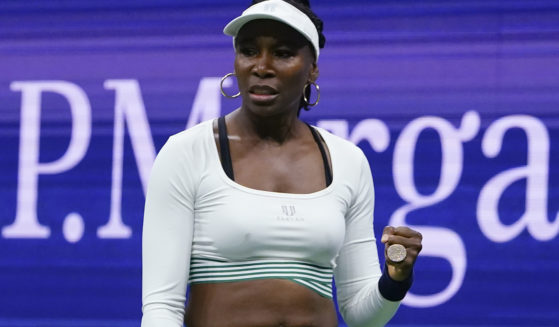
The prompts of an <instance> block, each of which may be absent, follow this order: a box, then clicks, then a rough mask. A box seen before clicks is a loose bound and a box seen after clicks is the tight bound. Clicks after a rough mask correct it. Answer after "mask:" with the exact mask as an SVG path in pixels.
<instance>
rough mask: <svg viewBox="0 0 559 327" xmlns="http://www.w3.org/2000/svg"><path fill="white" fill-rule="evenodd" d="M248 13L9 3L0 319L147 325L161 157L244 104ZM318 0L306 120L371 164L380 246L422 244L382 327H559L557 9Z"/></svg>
mask: <svg viewBox="0 0 559 327" xmlns="http://www.w3.org/2000/svg"><path fill="white" fill-rule="evenodd" d="M248 2H249V1H238V0H236V1H233V0H220V1H218V0H205V1H202V0H190V1H186V0H184V1H180V0H160V1H155V0H154V1H147V0H123V1H109V0H95V1H94V0H82V1H15V0H14V1H10V0H1V1H0V144H1V147H2V151H1V152H0V169H1V172H0V229H1V234H0V326H2V327H4V326H5V327H8V326H9V327H19V326H26V327H27V326H44V327H47V326H54V327H58V326H61V327H63V326H76V327H78V326H79V327H85V326H117V327H118V326H123V327H125V326H126V327H128V326H139V323H140V319H141V231H142V214H143V203H144V200H145V198H144V190H145V186H146V182H147V179H148V176H149V171H150V169H151V164H152V162H153V159H154V157H155V154H156V153H157V151H158V150H159V149H160V148H161V147H162V145H163V144H164V143H165V141H166V140H167V138H168V137H169V136H170V135H172V134H174V133H177V132H179V131H181V130H183V129H185V128H187V127H189V126H193V125H195V124H197V123H199V122H200V121H204V120H207V119H212V118H214V117H217V116H219V115H223V114H227V113H228V112H231V111H232V110H234V109H235V108H237V107H238V106H239V105H240V102H239V101H238V100H230V99H225V98H223V97H222V96H221V95H220V93H219V80H220V78H221V77H222V76H223V75H225V74H226V73H229V72H232V71H233V57H234V54H233V48H232V45H231V39H230V38H229V37H226V36H224V35H223V34H222V32H221V31H222V29H223V26H224V25H225V24H226V23H227V22H228V21H229V20H230V19H232V18H233V17H235V16H237V15H238V14H240V13H241V12H242V10H244V9H245V8H246V7H247V6H248ZM312 4H313V9H314V10H315V11H316V13H317V14H318V15H319V16H320V17H321V18H322V19H323V20H324V22H325V31H324V33H325V35H326V38H327V42H326V48H325V49H323V51H322V52H321V56H320V60H319V67H320V78H319V79H318V84H319V85H320V90H321V98H320V103H319V105H318V106H316V107H315V108H313V109H312V110H311V111H309V112H304V113H303V114H302V118H303V119H304V120H306V121H308V122H309V123H312V124H315V125H318V126H321V127H323V128H325V129H328V130H330V131H331V132H333V133H335V134H337V135H340V136H342V137H344V138H347V139H350V140H351V141H353V142H354V143H356V144H358V145H359V146H360V147H361V148H362V149H363V151H364V152H365V154H366V155H367V157H368V159H369V162H370V165H371V169H372V172H373V178H374V180H375V187H376V212H375V227H374V229H375V234H376V236H377V237H379V235H380V233H381V231H382V228H383V227H384V226H385V225H387V224H393V225H409V226H412V227H413V228H416V229H418V230H420V231H421V232H422V233H423V235H424V237H425V240H424V242H425V245H424V250H423V252H422V254H421V256H420V258H419V260H418V262H417V265H416V269H415V283H414V285H413V287H412V289H411V290H410V292H409V294H408V295H407V297H406V298H405V299H404V301H403V304H402V306H401V307H400V309H399V311H398V313H397V314H396V316H395V317H394V318H393V319H392V321H391V322H390V323H389V326H406V325H413V326H481V325H483V326H559V301H558V300H557V299H556V297H555V294H556V293H557V290H558V287H559V242H558V238H557V234H558V233H559V219H558V218H559V217H558V211H559V188H558V186H559V150H558V143H559V1H553V0H531V1H528V0H525V1H516V0H510V1H504V0H503V1H498V0H487V1H482V0H479V1H478V0H471V1H442V0H441V1H437V0H427V1H370V0H361V1H357V0H346V1H330V0H323V1H318V0H315V1H313V2H312ZM227 83H229V84H227ZM227 83H226V86H227V90H228V91H229V93H231V94H232V93H235V92H236V89H235V87H234V84H235V83H234V80H232V81H231V82H227ZM193 160H196V159H195V158H193ZM380 255H381V260H382V259H383V258H382V254H380ZM340 326H345V324H344V323H343V320H342V319H341V318H340Z"/></svg>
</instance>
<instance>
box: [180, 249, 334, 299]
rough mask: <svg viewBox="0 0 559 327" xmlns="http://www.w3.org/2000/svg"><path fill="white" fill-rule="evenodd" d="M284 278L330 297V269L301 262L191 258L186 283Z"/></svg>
mask: <svg viewBox="0 0 559 327" xmlns="http://www.w3.org/2000/svg"><path fill="white" fill-rule="evenodd" d="M272 278H278V279H287V280H291V281H293V282H295V283H298V284H300V285H303V286H305V287H307V288H309V289H311V290H313V291H315V292H317V293H318V294H320V295H321V296H323V297H327V298H332V268H331V267H321V266H318V265H314V264H310V263H306V262H301V261H279V260H250V261H237V262H227V261H220V260H215V259H205V258H204V259H201V258H193V259H192V260H191V267H190V277H189V283H193V284H196V283H227V282H237V281H247V280H254V279H272Z"/></svg>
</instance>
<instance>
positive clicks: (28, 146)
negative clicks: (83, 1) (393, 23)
mask: <svg viewBox="0 0 559 327" xmlns="http://www.w3.org/2000/svg"><path fill="white" fill-rule="evenodd" d="M219 82H220V78H217V77H208V78H203V79H201V81H200V84H199V87H198V91H197V94H196V96H195V99H194V102H193V105H192V108H191V111H190V114H189V118H188V121H187V127H191V126H194V125H196V124H198V123H199V122H201V121H204V120H208V119H212V118H215V117H217V116H219V115H220V113H221V95H220V92H219ZM230 84H231V82H230V81H225V85H224V86H225V87H228V86H230ZM10 87H11V90H12V91H19V92H21V98H22V101H21V125H20V147H19V167H18V187H17V204H16V217H15V220H14V222H13V223H12V224H10V225H8V226H5V227H4V228H2V236H3V237H4V238H49V236H50V233H51V231H50V228H49V226H47V225H43V224H41V223H39V221H38V217H37V194H38V178H39V175H41V174H59V173H62V172H64V171H68V170H70V169H72V168H73V167H74V166H75V165H76V164H78V163H79V162H80V161H81V160H82V159H83V158H84V156H85V153H86V152H87V149H88V146H89V142H90V138H91V125H92V124H91V106H90V103H89V100H88V98H87V95H86V94H85V92H84V91H83V90H82V89H81V88H80V87H79V86H77V85H75V84H73V83H70V82H67V81H16V82H13V83H11V85H10ZM104 87H105V89H107V90H114V92H115V113H114V139H113V150H112V151H113V166H112V182H111V203H110V215H109V220H108V222H107V224H105V225H103V226H99V227H98V229H97V236H98V237H99V238H124V239H125V238H129V237H130V236H131V233H132V229H131V227H130V226H127V225H126V224H124V223H123V221H122V214H121V203H122V168H123V146H124V135H125V127H124V126H125V125H126V126H127V131H128V133H129V136H130V139H131V143H132V150H133V153H134V157H135V160H136V164H137V166H138V170H139V175H140V179H141V183H142V188H143V190H144V194H145V189H146V186H147V181H148V178H149V171H150V170H151V166H152V164H153V161H154V159H155V154H156V150H155V147H154V144H153V138H152V135H151V131H150V127H149V121H148V118H147V115H146V111H145V106H144V103H143V100H142V95H141V90H140V85H139V83H138V82H137V81H136V80H106V81H105V83H104ZM44 92H53V93H57V94H59V95H62V96H63V97H64V98H65V99H66V100H67V101H68V103H69V105H70V112H71V123H72V132H71V135H70V136H69V137H70V142H69V145H68V148H67V150H66V152H65V153H64V155H63V156H62V157H61V158H59V159H58V160H55V161H53V162H46V163H45V162H39V144H40V139H41V137H40V125H41V95H42V93H44ZM317 125H318V126H319V127H322V128H324V129H327V130H329V131H331V132H332V133H334V134H336V135H339V136H341V137H343V138H346V139H349V140H350V141H352V142H353V143H355V144H357V143H360V142H361V141H366V142H368V144H370V146H371V147H372V148H373V149H374V150H375V151H377V152H383V151H386V149H387V148H388V145H389V143H390V133H389V129H388V126H387V125H386V124H385V123H384V122H383V121H381V120H378V119H365V120H362V121H360V122H358V123H357V125H356V126H355V127H354V128H353V129H352V130H351V131H350V129H349V124H348V122H347V121H346V120H321V121H319V122H318V123H317ZM511 128H520V129H522V130H523V131H524V132H525V134H526V137H527V140H528V142H527V143H528V149H527V153H528V155H527V157H528V158H527V165H526V166H524V167H517V168H513V169H509V170H507V171H504V172H502V173H499V174H498V175H496V176H494V177H493V178H491V179H490V180H489V181H488V182H487V183H486V184H485V185H484V186H483V187H482V189H481V192H480V194H479V198H478V204H477V219H478V223H479V225H480V228H481V231H482V233H483V234H484V235H485V236H486V237H487V238H488V239H490V240H491V241H494V242H507V241H510V240H512V239H514V238H515V237H516V236H518V234H519V233H521V232H522V231H523V230H524V229H527V230H528V231H529V233H530V234H531V235H532V236H533V237H534V238H535V239H537V240H540V241H546V240H551V239H553V238H554V237H556V236H557V234H558V233H559V214H558V215H557V217H556V219H555V221H554V222H553V223H551V222H550V221H549V220H548V219H547V196H548V184H549V183H548V177H549V151H550V140H549V134H548V132H547V129H546V127H545V125H544V124H543V123H542V122H541V121H539V120H538V119H537V118H535V117H532V116H527V115H515V116H507V117H503V118H501V119H499V120H497V121H496V122H494V123H493V124H491V125H490V126H489V127H488V129H487V131H486V133H485V135H484V136H483V139H482V144H481V148H482V151H483V154H484V155H485V156H486V157H489V158H493V157H496V156H497V155H498V154H499V152H500V150H501V146H502V142H503V137H504V134H505V132H506V131H507V130H509V129H511ZM427 129H432V130H434V131H436V132H437V133H438V135H439V139H440V142H441V153H442V158H441V163H440V169H441V171H440V178H439V183H438V185H437V188H436V189H435V191H433V192H432V193H431V194H428V195H426V194H421V193H419V192H418V190H417V187H416V185H415V182H414V154H415V149H416V146H417V142H418V140H419V135H420V134H421V133H422V132H423V131H425V130H427ZM479 129H480V117H479V114H478V113H477V112H473V111H471V112H467V113H466V114H464V116H463V118H462V121H461V124H460V126H459V127H458V128H455V127H454V126H452V124H451V123H450V122H448V121H447V120H445V119H443V118H441V117H434V116H424V117H419V118H416V119H414V120H412V121H411V122H410V123H409V124H408V125H407V126H406V127H405V128H404V129H403V130H402V132H401V133H400V135H399V137H398V139H397V140H396V143H395V149H394V154H393V178H394V186H395V188H396V191H397V192H398V194H399V195H400V197H401V198H402V199H403V200H405V201H406V204H405V205H403V206H402V207H400V208H399V209H398V210H396V211H395V212H394V213H393V215H392V217H391V219H390V224H392V225H408V226H412V225H410V224H408V223H407V221H406V217H407V216H408V214H409V213H411V212H413V211H415V210H418V209H421V208H426V207H429V206H432V205H434V204H437V203H439V202H441V201H443V200H445V199H447V198H448V197H449V196H450V195H451V194H452V193H453V192H454V191H455V190H456V188H457V186H458V183H459V181H460V177H461V176H462V170H463V148H462V144H463V143H464V142H468V141H471V140H472V139H473V138H474V136H475V135H477V133H478V132H479ZM523 178H525V179H526V182H527V183H526V211H525V213H524V215H523V216H522V217H521V218H520V219H519V220H518V221H517V222H516V223H514V224H512V225H505V224H503V223H501V220H500V217H499V214H498V210H497V209H498V204H499V201H500V198H501V196H502V194H503V192H504V191H505V190H506V189H507V188H508V187H509V186H510V185H511V184H512V183H514V182H516V181H518V180H520V179H523ZM412 227H413V228H415V229H417V230H419V231H420V232H421V233H422V234H423V235H424V247H423V251H422V253H421V255H422V256H432V257H437V258H442V259H444V260H446V261H448V262H449V263H450V266H451V268H452V277H451V280H450V282H449V284H448V285H447V286H446V288H445V289H444V290H442V291H440V292H438V293H435V294H429V295H417V294H413V293H408V295H407V296H406V298H405V299H404V303H405V304H407V305H409V306H414V307H430V306H435V305H439V304H441V303H444V302H446V301H448V299H450V298H451V297H452V296H453V295H454V294H456V292H457V291H458V290H459V289H460V287H461V285H462V282H463V279H464V274H465V271H466V266H467V262H466V249H465V246H464V242H463V241H462V239H461V237H460V235H459V234H458V233H457V232H456V231H453V230H450V229H448V228H442V227H433V226H412ZM83 228H84V224H83V218H82V217H81V215H79V214H78V213H75V212H72V213H69V214H68V215H67V216H66V217H65V220H64V224H63V231H62V232H63V233H64V236H65V237H66V239H67V240H68V242H71V243H74V242H77V241H79V240H80V238H81V236H82V235H83Z"/></svg>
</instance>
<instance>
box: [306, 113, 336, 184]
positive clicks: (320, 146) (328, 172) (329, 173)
mask: <svg viewBox="0 0 559 327" xmlns="http://www.w3.org/2000/svg"><path fill="white" fill-rule="evenodd" d="M307 126H309V129H310V130H311V133H312V137H313V138H314V141H315V142H316V144H317V145H318V149H319V150H320V155H322V162H323V163H324V175H325V177H326V186H328V185H330V184H331V183H332V170H331V169H330V165H329V164H328V156H327V155H326V149H324V144H322V141H321V140H320V136H319V135H318V132H317V131H316V130H315V129H314V128H313V127H312V126H311V125H309V124H307Z"/></svg>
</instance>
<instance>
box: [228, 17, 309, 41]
mask: <svg viewBox="0 0 559 327" xmlns="http://www.w3.org/2000/svg"><path fill="white" fill-rule="evenodd" d="M259 37H268V38H272V39H274V40H275V41H277V42H280V43H288V44H290V45H293V46H297V47H304V46H306V45H307V46H310V45H309V41H308V40H307V39H306V38H305V37H304V36H303V35H301V33H299V32H297V31H296V30H295V29H293V28H291V27H290V26H288V25H286V24H284V23H282V22H279V21H276V20H271V19H256V20H253V21H250V22H248V23H246V24H245V25H244V26H243V27H242V28H241V29H240V30H239V33H238V34H237V37H236V41H237V42H246V41H254V40H256V39H258V38H259Z"/></svg>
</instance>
